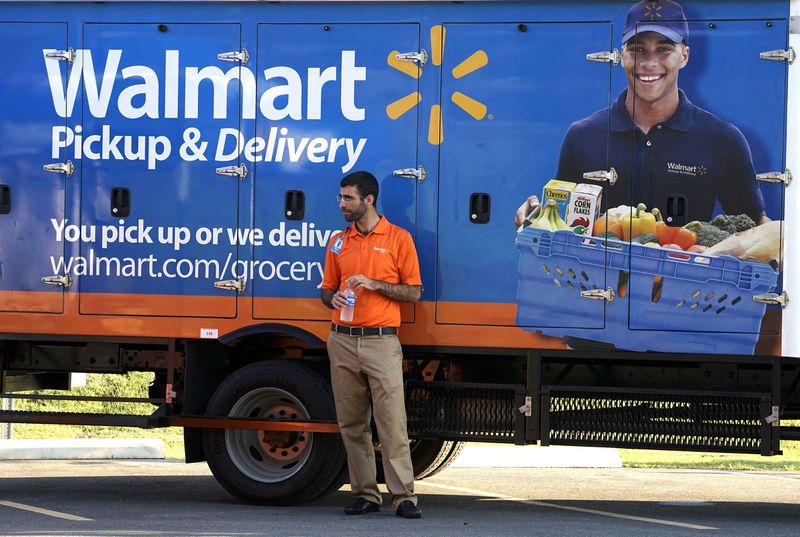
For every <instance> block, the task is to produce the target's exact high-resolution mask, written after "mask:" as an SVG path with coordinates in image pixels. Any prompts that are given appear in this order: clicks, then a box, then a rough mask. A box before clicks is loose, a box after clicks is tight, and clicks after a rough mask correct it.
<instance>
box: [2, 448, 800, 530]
mask: <svg viewBox="0 0 800 537" xmlns="http://www.w3.org/2000/svg"><path fill="white" fill-rule="evenodd" d="M417 491H418V493H419V494H420V507H421V508H422V510H423V514H424V516H423V518H422V519H421V520H405V519H400V518H398V517H396V516H394V515H393V513H392V512H391V510H390V508H389V507H388V505H387V504H388V502H386V503H385V504H384V507H383V509H382V510H381V511H380V512H379V513H375V514H370V515H366V516H355V517H354V516H346V515H344V514H343V512H342V507H343V506H344V505H345V504H347V503H349V502H350V495H349V492H348V489H347V486H345V487H343V488H342V489H341V490H339V491H338V492H336V493H334V494H331V495H329V496H326V497H324V498H320V499H318V500H316V501H314V502H312V503H309V504H304V505H298V506H292V507H264V506H253V505H246V504H243V503H240V502H238V501H237V500H235V499H233V498H232V497H230V496H229V495H228V494H227V493H226V492H225V491H224V490H223V489H222V488H221V487H220V486H219V485H218V484H217V483H216V481H215V480H214V478H213V477H212V476H211V474H210V472H209V471H208V468H207V467H206V466H205V465H204V464H190V465H187V464H184V463H182V462H175V461H124V460H116V461H0V535H4V536H5V535H8V536H37V537H41V536H44V535H65V536H84V535H86V536H145V535H153V536H217V535H220V536H222V535H231V536H250V535H275V536H326V537H330V536H365V537H366V536H381V535H386V536H403V535H409V536H411V535H413V536H420V535H432V536H451V535H452V536H472V535H474V536H489V535H491V536H495V535H515V536H527V535H546V536H559V535H609V536H612V535H613V536H614V537H619V536H620V535H623V536H624V535H695V534H713V535H721V536H722V535H724V536H726V537H727V536H739V535H741V536H750V535H753V536H755V535H758V536H761V535H769V536H771V537H774V536H783V535H786V536H792V537H795V536H796V535H798V531H799V530H798V528H800V473H766V472H723V471H696V470H688V471H687V470H644V469H639V470H636V469H623V468H605V469H588V468H571V469H555V468H450V469H447V470H445V471H444V472H442V473H440V474H438V475H436V476H434V477H432V478H430V479H427V480H424V481H419V482H417ZM385 499H388V498H386V497H385Z"/></svg>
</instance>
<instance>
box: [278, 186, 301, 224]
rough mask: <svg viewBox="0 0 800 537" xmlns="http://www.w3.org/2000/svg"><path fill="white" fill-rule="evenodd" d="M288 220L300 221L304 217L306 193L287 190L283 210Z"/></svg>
mask: <svg viewBox="0 0 800 537" xmlns="http://www.w3.org/2000/svg"><path fill="white" fill-rule="evenodd" d="M283 212H284V214H285V215H286V218H288V219H289V220H302V219H303V218H305V216H306V193H305V192H303V191H302V190H287V191H286V204H285V208H284V210H283Z"/></svg>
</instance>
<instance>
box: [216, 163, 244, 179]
mask: <svg viewBox="0 0 800 537" xmlns="http://www.w3.org/2000/svg"><path fill="white" fill-rule="evenodd" d="M216 171H217V175H230V176H231V177H238V178H239V179H244V178H245V177H247V166H245V165H244V164H242V165H241V166H225V167H223V168H217V170H216Z"/></svg>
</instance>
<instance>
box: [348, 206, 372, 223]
mask: <svg viewBox="0 0 800 537" xmlns="http://www.w3.org/2000/svg"><path fill="white" fill-rule="evenodd" d="M366 212H367V207H366V205H365V204H364V202H363V201H362V202H361V204H360V205H359V206H358V209H356V210H355V211H353V212H351V213H344V219H345V220H346V221H348V222H355V221H356V220H358V219H359V218H361V217H362V216H364V213H366Z"/></svg>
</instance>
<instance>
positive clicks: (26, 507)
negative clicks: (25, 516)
mask: <svg viewBox="0 0 800 537" xmlns="http://www.w3.org/2000/svg"><path fill="white" fill-rule="evenodd" d="M0 505H5V506H6V507H11V508H13V509H22V510H23V511H30V512H32V513H38V514H40V515H47V516H52V517H56V518H63V519H64V520H73V521H75V522H92V519H91V518H84V517H82V516H78V515H70V514H69V513H60V512H58V511H51V510H50V509H42V508H41V507H34V506H33V505H25V504H24V503H17V502H9V501H5V500H0Z"/></svg>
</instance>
